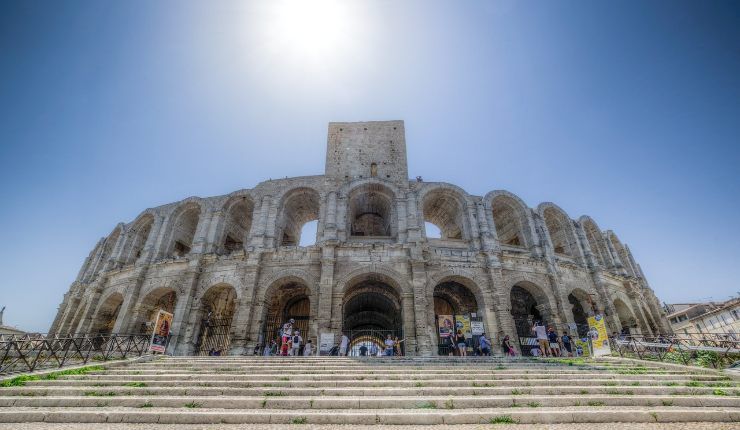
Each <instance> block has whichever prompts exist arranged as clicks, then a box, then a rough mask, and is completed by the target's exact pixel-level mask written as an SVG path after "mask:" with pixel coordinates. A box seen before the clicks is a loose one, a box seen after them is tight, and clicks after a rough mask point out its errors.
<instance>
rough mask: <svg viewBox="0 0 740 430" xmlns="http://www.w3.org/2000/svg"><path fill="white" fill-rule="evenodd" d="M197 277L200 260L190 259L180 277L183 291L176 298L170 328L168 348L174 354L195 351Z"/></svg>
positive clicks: (187, 353)
mask: <svg viewBox="0 0 740 430" xmlns="http://www.w3.org/2000/svg"><path fill="white" fill-rule="evenodd" d="M199 278H200V262H199V261H191V262H190V263H189V266H188V268H187V270H186V272H185V274H184V276H183V279H182V283H181V285H182V286H183V292H182V294H181V296H180V297H178V298H177V304H176V305H175V311H174V312H173V315H174V316H173V318H172V329H171V330H170V333H171V334H172V335H171V338H170V345H169V348H168V350H169V351H173V352H174V353H175V354H176V355H191V354H193V353H194V352H195V346H196V345H195V338H194V336H195V334H196V331H197V330H198V328H199V327H198V326H199V322H198V321H197V318H198V316H199V315H200V312H199V302H198V300H196V297H195V293H196V291H197V289H198V279H199Z"/></svg>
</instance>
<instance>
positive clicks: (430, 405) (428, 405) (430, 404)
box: [416, 402, 437, 409]
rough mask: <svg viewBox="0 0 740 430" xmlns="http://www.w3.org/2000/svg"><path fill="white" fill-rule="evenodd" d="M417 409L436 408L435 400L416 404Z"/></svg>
mask: <svg viewBox="0 0 740 430" xmlns="http://www.w3.org/2000/svg"><path fill="white" fill-rule="evenodd" d="M416 408H417V409H437V402H423V403H417V404H416Z"/></svg>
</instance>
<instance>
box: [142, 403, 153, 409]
mask: <svg viewBox="0 0 740 430" xmlns="http://www.w3.org/2000/svg"><path fill="white" fill-rule="evenodd" d="M139 407H140V408H153V407H154V405H153V404H152V402H145V403H142V404H140V405H139Z"/></svg>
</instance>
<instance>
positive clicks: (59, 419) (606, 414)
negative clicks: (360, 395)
mask: <svg viewBox="0 0 740 430" xmlns="http://www.w3.org/2000/svg"><path fill="white" fill-rule="evenodd" d="M42 421H43V422H46V423H117V422H125V423H158V424H365V425H373V424H394V425H409V424H417V425H419V424H425V425H435V424H491V423H521V424H538V423H539V424H555V423H604V422H632V423H653V422H697V421H701V422H738V421H740V410H738V409H737V408H680V407H631V408H629V409H625V408H622V407H614V408H612V407H568V408H561V407H558V408H529V409H527V410H524V409H521V410H520V409H518V408H482V409H475V410H456V409H449V410H444V409H443V410H440V409H386V410H382V411H375V410H341V411H337V410H333V409H324V410H321V409H318V410H312V409H283V410H281V409H274V410H229V409H199V408H183V409H182V410H177V411H174V410H172V409H171V408H121V407H100V408H97V409H94V410H91V409H89V408H87V409H86V408H79V409H78V408H48V409H35V408H24V407H17V408H13V409H12V410H0V422H16V423H20V422H42Z"/></svg>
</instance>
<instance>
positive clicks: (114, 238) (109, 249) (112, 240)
mask: <svg viewBox="0 0 740 430" xmlns="http://www.w3.org/2000/svg"><path fill="white" fill-rule="evenodd" d="M120 237H121V228H120V227H116V228H115V230H113V232H112V233H111V234H110V235H109V236H108V237H107V238H106V239H105V245H104V246H103V253H102V254H101V255H100V266H99V268H101V269H102V267H103V265H105V262H106V261H108V259H109V258H110V257H111V254H112V253H113V248H114V247H115V246H116V242H118V239H119V238H120Z"/></svg>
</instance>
